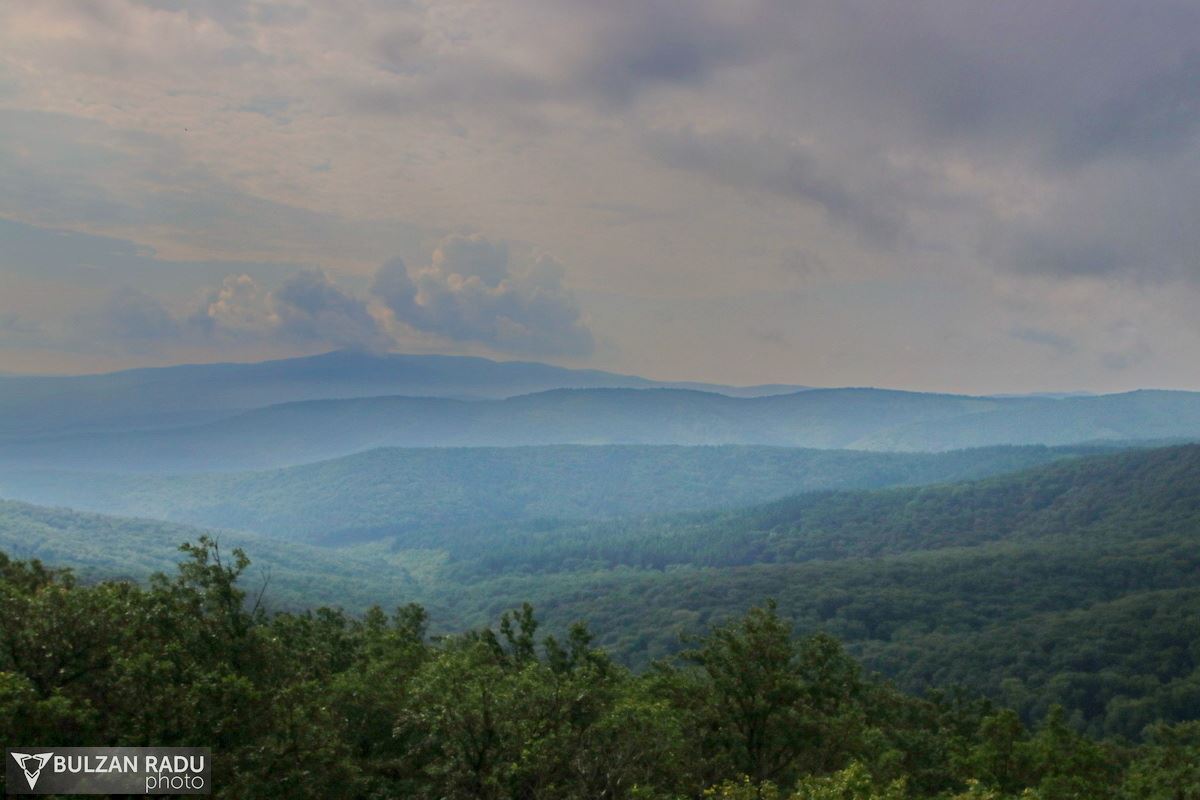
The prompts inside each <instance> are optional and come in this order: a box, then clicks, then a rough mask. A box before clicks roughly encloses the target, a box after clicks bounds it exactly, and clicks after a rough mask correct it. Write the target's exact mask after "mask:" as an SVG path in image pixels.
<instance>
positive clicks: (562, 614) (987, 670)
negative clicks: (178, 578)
mask: <svg viewBox="0 0 1200 800" xmlns="http://www.w3.org/2000/svg"><path fill="white" fill-rule="evenodd" d="M4 509H5V516H4V517H3V520H2V521H0V549H4V550H8V551H10V552H12V553H13V554H14V555H17V556H19V557H39V558H43V559H45V560H47V561H48V562H51V563H56V564H65V565H69V564H74V565H80V566H84V567H87V569H88V574H89V575H93V576H94V575H103V574H110V575H112V574H117V575H129V574H131V572H132V570H131V569H130V567H129V564H138V565H141V569H142V572H141V574H143V575H144V573H145V571H147V570H149V569H151V568H164V567H165V566H166V565H168V564H169V562H170V559H171V558H172V552H173V547H174V545H175V544H176V543H177V542H178V541H179V539H180V538H187V539H191V540H195V538H196V536H198V535H199V532H198V531H196V530H194V529H181V528H178V527H173V526H170V525H166V524H163V523H154V522H138V521H128V520H117V519H112V518H107V517H101V516H97V515H87V514H78V513H72V512H66V511H54V510H48V509H38V508H34V507H30V506H24V505H20V504H6V505H5V506H4ZM237 536H238V535H236V534H232V533H224V534H222V537H223V538H225V539H227V540H228V541H230V542H238V543H244V544H245V546H246V547H249V548H251V550H252V551H255V552H257V553H261V555H260V556H258V557H257V562H258V564H259V565H260V566H261V567H262V568H264V569H266V570H269V571H270V573H271V575H272V579H271V583H270V585H269V589H268V591H267V593H266V595H265V596H264V602H266V603H267V604H268V605H269V606H270V607H274V608H279V607H285V608H298V607H304V606H307V605H313V604H316V603H321V602H332V603H336V604H340V605H343V606H345V607H347V608H348V609H351V610H354V611H361V610H362V609H363V608H365V607H366V606H367V605H369V604H370V603H372V602H376V601H378V602H382V603H385V604H389V605H391V604H395V603H398V602H408V601H416V602H421V603H422V604H424V605H425V606H426V607H428V608H429V609H430V612H431V616H432V619H433V625H434V627H435V628H436V629H437V630H439V631H455V630H462V629H464V628H468V627H476V626H480V625H486V624H489V623H492V622H494V621H495V620H496V619H497V618H498V617H499V615H500V614H501V613H502V612H503V611H504V610H505V609H507V608H511V607H514V606H516V605H519V604H520V603H522V602H524V601H530V602H532V603H534V605H535V606H536V607H537V608H538V609H539V610H540V611H541V613H542V614H543V615H544V617H545V620H546V624H547V627H548V629H549V630H551V631H553V632H555V633H557V634H560V635H561V634H562V633H563V632H564V631H566V630H567V629H568V628H569V626H570V624H571V623H572V622H574V621H577V620H586V621H587V622H588V623H589V624H590V625H591V626H592V629H593V630H594V631H595V632H596V635H597V637H598V638H597V642H598V643H600V644H602V645H604V646H605V647H606V648H607V649H608V650H609V652H611V653H612V655H613V656H614V657H615V658H616V659H617V660H619V661H620V662H622V663H624V664H627V665H631V666H633V667H635V668H638V669H643V668H646V667H647V666H648V665H649V663H650V662H651V661H652V660H653V659H655V658H659V657H664V656H669V655H671V654H673V653H676V652H677V651H678V649H679V636H680V634H684V633H688V632H695V631H698V630H701V629H703V628H704V627H705V626H707V625H711V624H714V623H718V622H721V621H722V620H724V619H727V618H728V617H730V616H731V615H736V614H738V613H741V612H743V611H745V610H746V609H748V608H750V607H752V606H754V605H756V604H759V603H761V602H762V601H763V600H764V599H765V598H769V597H773V598H776V599H777V600H778V602H779V606H780V609H781V610H782V611H783V612H784V613H786V615H787V616H789V617H790V618H792V619H793V620H794V621H795V624H796V630H797V632H798V633H801V634H810V633H815V632H818V631H824V632H828V633H830V634H832V635H834V636H836V637H838V638H839V639H841V640H843V641H845V642H846V645H847V647H848V649H849V651H850V652H851V653H852V654H854V655H855V656H856V657H858V658H861V659H862V660H863V662H864V664H865V666H866V667H867V668H868V669H872V670H880V671H882V672H883V673H884V674H886V675H888V676H890V677H892V678H893V679H894V680H896V681H897V683H898V685H899V686H901V687H903V688H904V689H906V690H910V691H922V690H924V689H926V688H928V687H931V686H939V685H952V684H953V685H963V686H966V687H968V688H969V689H970V691H971V692H973V693H978V694H980V695H984V696H988V697H990V698H992V699H993V700H995V701H997V702H1003V703H1005V704H1007V705H1010V706H1012V707H1013V708H1015V709H1016V710H1017V711H1018V712H1019V713H1020V715H1021V716H1022V718H1023V719H1025V720H1027V721H1033V720H1036V719H1038V718H1040V717H1041V716H1042V715H1044V714H1045V713H1047V712H1048V709H1049V708H1050V707H1051V706H1052V705H1054V704H1056V703H1057V704H1061V705H1062V706H1064V708H1065V710H1066V714H1067V717H1066V718H1067V719H1068V721H1069V722H1070V723H1071V724H1072V725H1074V726H1076V727H1078V728H1079V729H1081V730H1087V731H1089V732H1091V733H1092V734H1094V735H1122V736H1127V737H1137V736H1139V735H1140V732H1141V730H1142V728H1143V727H1144V726H1145V725H1146V724H1148V723H1150V722H1152V721H1154V720H1159V719H1161V720H1167V721H1171V720H1187V719H1192V718H1195V717H1196V716H1200V672H1198V671H1197V667H1198V666H1200V652H1197V650H1196V648H1195V647H1194V642H1195V641H1198V640H1200V628H1196V625H1197V623H1196V620H1197V619H1200V548H1198V547H1197V546H1196V545H1197V540H1198V539H1200V446H1181V447H1171V448H1160V449H1155V450H1145V451H1130V452H1123V453H1117V454H1109V455H1099V456H1088V457H1084V458H1074V459H1068V460H1063V461H1058V462H1054V463H1051V464H1048V465H1044V466H1040V467H1036V468H1034V469H1028V470H1024V471H1021V472H1018V473H1015V474H1011V475H1005V476H999V477H993V478H987V479H984V480H980V481H975V482H968V483H956V484H950V485H941V486H929V487H918V488H903V489H901V488H894V489H886V490H882V491H870V492H863V491H854V492H817V493H808V494H802V495H798V496H795V497H792V498H788V499H785V500H780V501H777V502H773V503H770V504H767V505H763V506H758V507H753V508H750V509H744V510H735V511H725V512H705V513H688V514H677V515H671V516H665V517H649V518H638V519H625V520H600V521H585V522H579V521H570V520H564V521H557V522H556V521H552V520H536V521H532V522H530V521H522V520H514V521H512V522H509V523H501V524H494V525H473V526H471V525H464V526H449V527H446V528H444V529H440V530H425V529H413V530H408V531H404V532H401V533H396V534H391V535H388V536H387V537H386V538H382V539H379V540H377V541H373V542H369V543H363V544H357V545H354V546H347V547H340V548H320V547H311V546H304V545H301V544H299V543H285V542H280V541H278V540H271V539H267V538H265V537H264V538H256V537H248V536H245V535H242V537H243V538H237ZM325 574H329V575H332V576H334V577H332V578H330V579H326V578H324V577H322V576H323V575H325ZM256 577H261V575H260V576H256Z"/></svg>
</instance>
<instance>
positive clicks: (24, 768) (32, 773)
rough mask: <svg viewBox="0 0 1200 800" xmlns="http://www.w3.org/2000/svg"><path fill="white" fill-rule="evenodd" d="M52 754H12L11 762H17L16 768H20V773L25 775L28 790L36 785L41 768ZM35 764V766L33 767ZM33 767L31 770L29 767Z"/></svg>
mask: <svg viewBox="0 0 1200 800" xmlns="http://www.w3.org/2000/svg"><path fill="white" fill-rule="evenodd" d="M53 755H54V753H34V754H33V755H29V754H28V753H13V754H12V757H13V760H14V761H16V762H17V766H18V767H20V768H21V772H24V773H25V780H27V781H29V788H30V789H32V788H33V787H34V786H36V785H37V780H38V778H39V777H40V776H41V774H42V768H43V767H45V766H46V762H48V761H49V760H50V758H51V756H53ZM35 764H36V766H34V765H35ZM31 766H33V769H30V767H31Z"/></svg>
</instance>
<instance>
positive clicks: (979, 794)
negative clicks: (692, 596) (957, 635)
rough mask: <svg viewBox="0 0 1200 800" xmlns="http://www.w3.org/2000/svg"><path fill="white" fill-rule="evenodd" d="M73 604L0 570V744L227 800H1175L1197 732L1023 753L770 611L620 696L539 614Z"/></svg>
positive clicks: (210, 566)
mask: <svg viewBox="0 0 1200 800" xmlns="http://www.w3.org/2000/svg"><path fill="white" fill-rule="evenodd" d="M183 550H184V553H185V559H184V561H183V563H182V564H180V566H179V569H178V573H177V574H176V575H175V577H173V578H172V577H168V576H165V575H159V576H156V577H155V578H154V579H153V580H151V581H150V582H149V584H148V585H147V586H146V587H144V588H139V587H137V586H135V585H132V584H129V583H101V584H98V585H91V586H81V585H79V584H77V583H76V582H75V581H74V580H73V579H72V577H71V576H70V575H69V574H67V573H63V572H61V571H58V570H52V569H46V568H45V567H43V566H42V565H40V564H38V563H22V562H19V561H12V560H10V559H8V558H7V557H5V556H3V555H0V641H3V642H4V645H5V646H4V647H3V648H0V737H3V738H4V739H5V740H6V741H24V740H26V739H31V740H36V741H53V742H54V743H55V744H56V745H58V746H71V745H95V744H96V743H97V742H105V743H111V744H114V745H138V744H142V743H145V742H153V743H154V744H155V745H159V746H180V745H194V744H196V743H197V742H204V743H205V744H206V745H208V746H211V747H212V750H213V754H214V761H215V765H214V771H213V782H212V785H213V787H214V794H215V796H217V797H227V798H278V797H288V798H321V799H322V800H331V799H332V798H364V797H378V798H383V797H406V798H415V799H416V800H435V799H437V800H447V799H452V800H468V799H469V798H470V799H472V800H473V799H476V798H485V799H488V800H518V799H522V800H593V799H594V798H602V797H607V798H619V799H626V798H627V799H628V800H684V798H710V799H712V800H762V798H768V800H770V799H778V800H782V798H785V797H786V798H789V800H934V798H942V799H943V800H1007V799H1009V798H1011V799H1012V800H1016V798H1018V797H1019V798H1021V800H1073V799H1076V798H1089V799H1092V798H1095V799H1101V798H1112V799H1113V800H1171V799H1172V798H1180V797H1182V798H1187V797H1190V796H1192V795H1191V794H1190V792H1191V787H1194V786H1195V781H1196V767H1195V764H1196V763H1197V758H1198V757H1200V730H1198V729H1197V724H1196V723H1185V724H1180V725H1162V724H1157V725H1154V726H1150V727H1148V728H1147V729H1146V730H1145V731H1144V734H1145V738H1144V741H1143V742H1142V743H1140V744H1138V745H1137V746H1130V745H1128V744H1125V743H1121V742H1115V741H1096V740H1094V739H1089V738H1087V737H1085V736H1081V735H1080V734H1079V733H1078V732H1077V731H1075V730H1074V729H1073V728H1072V726H1071V725H1070V724H1069V720H1068V719H1067V718H1066V717H1065V715H1064V714H1063V713H1062V711H1061V710H1060V709H1057V708H1055V709H1051V710H1050V711H1049V712H1048V713H1047V714H1046V715H1045V716H1044V718H1043V719H1041V720H1040V721H1039V722H1038V723H1037V724H1036V725H1035V726H1033V727H1032V728H1030V727H1028V726H1026V725H1024V724H1022V722H1021V720H1020V719H1019V718H1018V717H1017V715H1016V714H1014V713H1013V712H1012V711H1009V710H1006V709H1004V708H1002V707H997V706H995V705H993V704H991V703H989V702H987V701H983V700H979V699H977V698H974V697H972V696H971V695H969V694H964V693H962V692H959V691H949V692H944V691H937V692H930V693H928V694H926V695H925V696H923V697H916V696H913V695H908V694H904V693H902V692H899V691H897V690H896V689H895V688H894V687H892V686H890V685H889V684H887V683H884V682H881V681H880V680H878V679H877V678H874V677H872V676H870V675H868V674H866V673H864V672H863V670H862V669H861V667H860V666H859V664H858V663H856V662H855V660H854V659H853V658H851V657H850V656H848V655H847V654H846V653H845V652H844V651H843V649H842V648H841V646H840V645H839V643H838V642H837V640H836V639H834V638H831V637H829V636H825V635H816V636H809V637H804V638H794V637H793V635H792V632H791V630H790V628H791V626H790V625H789V623H788V621H787V620H786V619H785V618H783V617H781V616H780V615H779V613H778V612H777V609H776V607H775V606H774V604H770V603H768V604H766V605H765V606H764V607H760V608H755V609H752V610H750V611H749V612H748V613H746V614H745V615H744V616H742V617H741V618H738V619H733V620H730V621H728V622H727V623H726V624H724V625H722V626H719V627H716V628H713V629H710V630H708V631H706V632H705V635H704V636H703V637H702V638H697V639H696V640H694V641H693V642H692V643H691V646H690V648H689V649H688V650H687V651H685V652H683V653H681V654H680V656H679V657H678V658H676V659H672V660H670V661H664V662H662V663H660V664H659V665H657V667H656V668H655V669H654V670H651V671H648V672H645V673H642V674H640V675H639V674H633V673H630V672H629V671H628V670H626V669H624V668H623V667H621V666H620V665H618V664H617V663H615V662H613V661H612V660H611V659H610V658H609V656H608V655H607V654H606V653H605V652H604V651H603V650H601V649H598V648H596V647H595V645H594V644H593V642H592V639H591V634H590V633H589V631H588V629H587V628H586V627H585V626H583V625H575V626H573V627H571V629H570V630H569V631H568V632H566V633H565V635H563V636H561V637H557V638H556V637H553V636H547V637H543V636H542V635H541V633H540V631H539V626H538V621H537V618H536V617H535V615H534V612H533V610H532V609H531V608H530V607H529V606H525V607H523V608H522V609H520V610H516V611H514V612H511V613H506V614H504V615H503V616H502V617H501V619H500V620H499V624H498V626H494V627H489V628H485V629H481V630H476V631H472V632H469V633H464V634H462V635H458V636H453V637H445V638H440V639H436V640H433V639H430V638H429V637H428V636H427V631H426V624H427V617H426V614H425V612H424V611H423V610H422V609H421V608H420V607H419V606H413V605H409V606H403V607H401V608H398V609H396V610H395V612H394V613H391V614H389V613H386V612H384V611H382V610H380V609H372V610H370V611H369V612H367V613H366V614H365V615H364V616H362V617H359V618H354V617H349V616H347V615H345V614H343V613H341V612H339V611H333V610H330V609H324V608H323V609H318V610H316V611H313V612H308V613H303V614H276V615H269V614H265V613H263V612H262V610H261V607H259V606H257V605H256V604H254V603H253V596H252V595H250V596H247V595H246V594H245V593H244V591H243V590H242V589H241V588H240V586H239V578H240V577H241V575H242V573H243V572H244V570H245V569H246V567H247V566H248V562H247V559H246V558H245V555H244V554H243V553H242V552H241V551H239V550H235V551H233V552H229V551H228V550H224V551H222V550H219V549H218V548H217V547H216V546H215V545H214V544H213V543H212V542H211V541H209V540H207V539H200V540H198V541H196V542H193V543H191V544H188V545H185V546H184V548H183Z"/></svg>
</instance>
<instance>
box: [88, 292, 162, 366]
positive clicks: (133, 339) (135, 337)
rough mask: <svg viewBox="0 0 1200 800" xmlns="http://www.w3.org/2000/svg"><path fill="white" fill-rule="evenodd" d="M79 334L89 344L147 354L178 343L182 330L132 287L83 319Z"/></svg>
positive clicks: (105, 300)
mask: <svg viewBox="0 0 1200 800" xmlns="http://www.w3.org/2000/svg"><path fill="white" fill-rule="evenodd" d="M76 332H77V333H78V334H82V336H83V337H85V339H86V340H87V341H89V342H106V343H110V344H114V345H116V346H119V347H122V348H127V349H129V350H132V351H134V352H146V351H153V350H158V349H160V348H162V347H163V346H164V345H167V344H170V343H172V342H175V341H177V340H178V339H179V338H180V336H181V335H182V327H181V325H180V323H179V321H178V320H177V319H176V318H175V317H174V316H172V314H171V313H170V312H169V311H168V310H167V309H166V308H165V307H164V306H163V305H162V303H160V302H159V301H158V300H156V299H155V298H153V297H151V296H150V295H148V294H146V293H145V292H142V291H139V290H138V289H135V288H133V287H130V286H120V287H118V288H116V289H114V290H113V291H112V292H111V293H110V294H109V295H108V297H106V298H105V299H104V300H103V301H102V302H101V303H100V304H99V306H97V307H96V308H95V309H94V310H92V311H90V312H85V313H84V314H83V315H81V317H80V319H79V320H78V324H77V328H76Z"/></svg>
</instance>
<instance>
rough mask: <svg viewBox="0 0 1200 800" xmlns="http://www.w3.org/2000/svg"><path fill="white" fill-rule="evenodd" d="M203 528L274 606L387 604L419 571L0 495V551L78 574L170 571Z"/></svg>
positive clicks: (410, 588)
mask: <svg viewBox="0 0 1200 800" xmlns="http://www.w3.org/2000/svg"><path fill="white" fill-rule="evenodd" d="M206 533H207V534H208V535H210V536H214V537H216V538H218V539H219V541H220V544H221V547H222V548H223V549H226V550H229V549H232V548H235V547H241V548H243V549H245V550H246V551H247V552H248V553H249V554H250V555H251V557H252V559H253V561H254V566H253V568H252V569H251V571H250V573H248V575H249V578H250V581H251V582H253V584H254V585H253V586H250V587H249V588H251V589H252V590H258V589H259V588H260V587H261V582H262V581H263V580H265V579H269V583H268V586H267V589H268V592H267V594H266V595H265V596H266V598H267V599H268V601H269V603H270V604H271V605H273V606H275V607H287V608H305V607H309V606H313V605H317V604H329V605H339V606H347V607H351V608H360V609H361V608H365V607H367V606H368V605H370V604H372V603H381V604H383V605H384V606H389V605H395V604H397V603H400V602H402V601H405V600H406V598H409V597H411V596H412V595H413V594H414V593H415V591H416V588H415V587H416V580H415V579H414V577H413V573H412V572H410V568H411V570H413V571H416V572H417V573H419V572H420V570H421V569H422V568H423V567H425V563H424V561H423V559H422V558H421V554H412V556H411V557H410V558H408V559H404V558H402V557H400V556H397V555H395V554H388V553H368V552H365V551H359V552H358V553H348V552H345V551H337V550H330V549H327V548H319V547H311V546H307V545H303V544H298V543H295V542H288V543H282V542H278V541H274V540H272V539H269V538H266V537H261V536H255V535H253V534H247V533H241V532H235V531H219V532H213V531H205V530H202V529H199V528H193V527H189V526H186V525H176V524H173V523H169V522H161V521H158V520H146V519H131V518H124V517H111V516H104V515H100V514H88V513H82V512H78V511H73V510H71V509H66V508H45V507H42V506H35V505H30V504H28V503H18V502H12V501H4V500H0V551H2V552H4V553H6V554H8V555H9V556H11V557H13V558H18V559H32V558H36V559H39V560H41V561H43V562H45V563H47V564H52V565H55V566H69V567H72V568H74V569H76V570H77V571H78V572H80V573H81V575H82V576H84V577H85V578H86V577H98V578H110V577H121V578H131V579H134V580H143V579H145V578H147V577H148V576H149V575H150V574H151V573H153V572H173V571H174V565H175V563H176V562H177V561H178V560H179V553H178V549H177V548H178V546H179V545H180V544H182V543H184V542H196V541H197V540H198V539H199V538H200V536H202V535H205V534H206ZM431 558H432V557H431Z"/></svg>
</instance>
